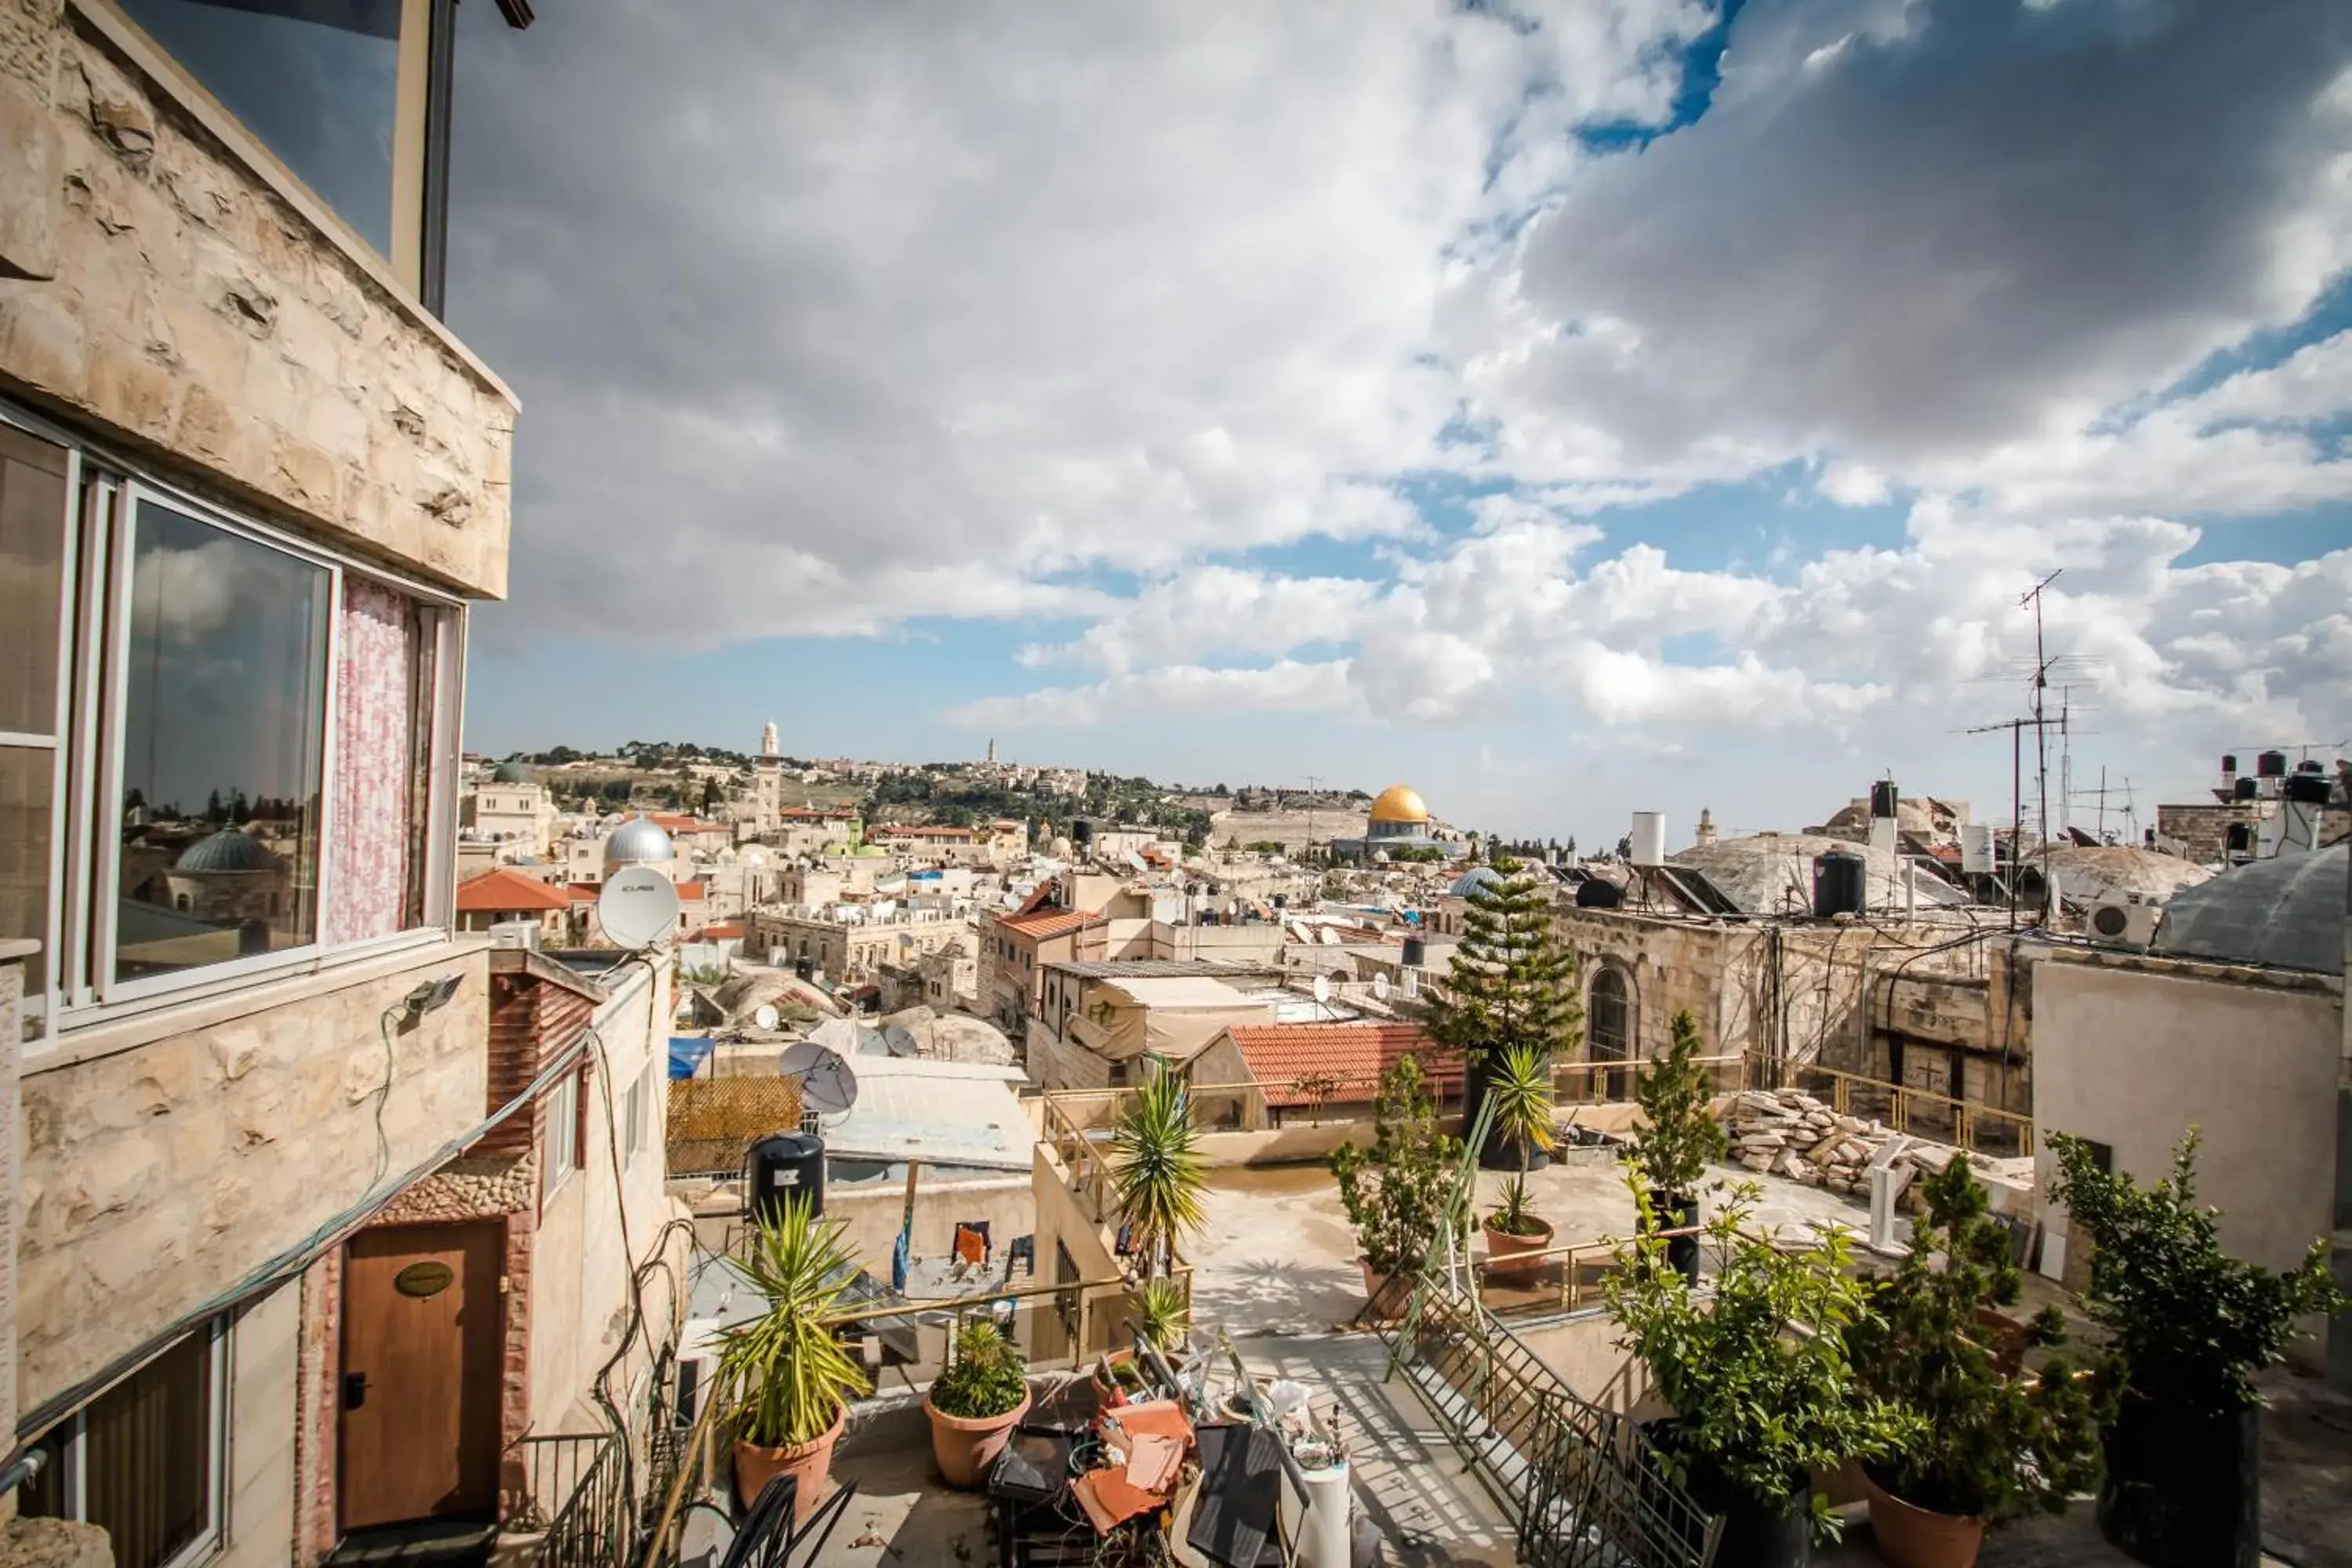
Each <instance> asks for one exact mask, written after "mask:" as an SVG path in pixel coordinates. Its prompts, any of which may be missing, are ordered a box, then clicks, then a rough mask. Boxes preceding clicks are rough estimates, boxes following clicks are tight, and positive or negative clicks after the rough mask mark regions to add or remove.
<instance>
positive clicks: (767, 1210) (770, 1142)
mask: <svg viewBox="0 0 2352 1568" xmlns="http://www.w3.org/2000/svg"><path fill="white" fill-rule="evenodd" d="M743 1180H744V1185H745V1186H746V1187H748V1188H749V1189H750V1200H751V1201H750V1207H751V1213H752V1215H754V1216H758V1217H767V1216H771V1215H781V1214H782V1212H783V1206H784V1200H785V1199H786V1198H804V1199H806V1200H807V1202H808V1205H809V1212H810V1213H811V1214H817V1215H821V1214H823V1213H824V1139H822V1138H819V1137H817V1136H816V1135H815V1134H814V1133H810V1132H771V1133H769V1134H768V1135H767V1136H766V1137H765V1138H762V1139H761V1140H760V1141H759V1142H757V1143H754V1144H752V1145H751V1155H750V1157H749V1158H748V1159H747V1160H746V1161H745V1163H744V1173H743Z"/></svg>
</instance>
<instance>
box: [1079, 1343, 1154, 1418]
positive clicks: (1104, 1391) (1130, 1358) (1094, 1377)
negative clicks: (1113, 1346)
mask: <svg viewBox="0 0 2352 1568" xmlns="http://www.w3.org/2000/svg"><path fill="white" fill-rule="evenodd" d="M1108 1362H1109V1364H1110V1380H1109V1381H1108V1382H1105V1381H1104V1380H1103V1374H1102V1363H1100V1362H1097V1363H1096V1364H1095V1367H1094V1370H1093V1371H1091V1372H1089V1373H1087V1378H1088V1380H1089V1381H1091V1382H1092V1383H1093V1384H1094V1385H1095V1403H1096V1404H1097V1405H1100V1406H1101V1407H1102V1408H1103V1409H1105V1410H1115V1409H1117V1408H1118V1406H1120V1405H1126V1404H1129V1403H1130V1402H1132V1401H1133V1400H1134V1398H1135V1397H1136V1395H1137V1394H1139V1393H1141V1392H1142V1388H1143V1382H1142V1376H1143V1373H1142V1369H1141V1368H1140V1367H1139V1366H1138V1365H1137V1364H1136V1361H1135V1352H1133V1351H1113V1352H1110V1355H1109V1356H1108ZM1121 1373H1126V1374H1128V1375H1129V1377H1132V1378H1133V1379H1134V1380H1135V1381H1133V1382H1131V1383H1129V1382H1122V1381H1121V1380H1120V1374H1121Z"/></svg>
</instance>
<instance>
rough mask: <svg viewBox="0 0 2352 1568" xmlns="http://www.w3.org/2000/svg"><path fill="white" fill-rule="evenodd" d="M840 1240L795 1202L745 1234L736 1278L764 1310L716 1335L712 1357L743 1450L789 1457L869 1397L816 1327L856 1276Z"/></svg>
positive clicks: (851, 1364)
mask: <svg viewBox="0 0 2352 1568" xmlns="http://www.w3.org/2000/svg"><path fill="white" fill-rule="evenodd" d="M841 1233H842V1226H841V1222H840V1221H839V1220H819V1219H818V1218H816V1217H815V1214H814V1208H813V1206H812V1205H811V1204H810V1203H809V1202H808V1201H807V1200H805V1199H802V1198H787V1199H785V1200H784V1205H783V1207H782V1211H781V1212H780V1213H777V1214H775V1215H762V1216H761V1217H760V1218H759V1219H758V1220H757V1221H756V1222H755V1224H754V1226H753V1227H752V1230H751V1241H750V1245H749V1246H748V1247H746V1248H745V1251H744V1254H743V1257H742V1259H741V1262H742V1267H743V1273H744V1276H745V1278H746V1279H749V1280H750V1281H751V1286H752V1288H753V1289H756V1290H758V1291H759V1292H760V1294H761V1295H762V1296H765V1297H766V1298H767V1299H768V1310H766V1311H765V1312H763V1313H761V1315H760V1316H759V1317H757V1318H754V1319H752V1320H751V1321H749V1322H746V1323H739V1324H737V1325H735V1326H734V1327H733V1328H730V1329H728V1330H726V1331H724V1332H723V1334H722V1336H721V1340H720V1344H719V1387H720V1389H721V1390H722V1397H724V1398H726V1399H728V1400H730V1402H731V1403H733V1405H735V1406H736V1409H737V1412H738V1415H737V1420H738V1423H739V1425H738V1428H737V1436H738V1437H739V1438H740V1440H741V1441H743V1442H746V1443H751V1444H756V1445H757V1446H759V1447H763V1448H790V1447H798V1446H800V1445H801V1444H803V1443H806V1442H808V1441H809V1440H810V1439H811V1438H813V1437H817V1436H822V1435H823V1434H824V1432H826V1431H827V1430H829V1429H830V1428H831V1427H832V1426H833V1423H834V1419H835V1417H836V1416H838V1415H840V1414H841V1410H842V1406H843V1405H846V1404H847V1403H848V1402H849V1401H850V1400H852V1399H855V1398H856V1397H857V1396H858V1395H860V1394H865V1393H866V1392H867V1391H868V1390H869V1389H871V1388H872V1387H873V1384H871V1383H869V1382H868V1381H867V1380H866V1371H865V1369H864V1368H863V1367H861V1366H859V1365H858V1364H857V1361H856V1357H854V1356H852V1355H851V1354H850V1353H849V1351H848V1350H847V1348H846V1347H845V1346H844V1345H843V1344H842V1342H841V1340H840V1337H839V1336H838V1335H836V1334H835V1332H834V1331H833V1330H832V1329H831V1328H829V1327H827V1326H826V1324H825V1321H824V1320H825V1318H826V1316H827V1315H828V1314H830V1313H831V1312H832V1311H834V1310H835V1308H836V1307H837V1305H838V1304H839V1302H840V1300H841V1298H842V1295H843V1293H844V1292H845V1291H846V1290H847V1289H849V1285H850V1281H851V1280H852V1279H853V1278H855V1276H856V1272H857V1270H856V1265H855V1262H854V1260H853V1259H852V1257H851V1254H850V1251H849V1248H848V1247H846V1246H845V1245H844V1243H843V1241H842V1239H841Z"/></svg>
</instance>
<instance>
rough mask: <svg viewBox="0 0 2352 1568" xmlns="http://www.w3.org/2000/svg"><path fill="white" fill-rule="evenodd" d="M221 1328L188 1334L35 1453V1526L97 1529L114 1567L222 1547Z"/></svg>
mask: <svg viewBox="0 0 2352 1568" xmlns="http://www.w3.org/2000/svg"><path fill="white" fill-rule="evenodd" d="M225 1349H226V1320H225V1319H224V1320H221V1321H217V1322H215V1324H214V1325H213V1326H212V1327H211V1328H210V1329H207V1330H204V1331H198V1332H196V1333H193V1334H190V1335H189V1336H188V1337H187V1338H185V1339H183V1340H180V1341H178V1342H175V1343H173V1345H172V1347H171V1348H170V1349H169V1350H166V1351H165V1352H163V1354H161V1355H159V1356H157V1357H156V1358H155V1359H154V1360H152V1361H151V1362H149V1363H146V1364H145V1365H144V1366H142V1367H141V1368H140V1369H139V1370H138V1371H136V1372H134V1373H131V1375H130V1376H128V1377H126V1378H124V1379H123V1380H122V1381H121V1382H120V1383H118V1384H115V1385H114V1386H113V1387H112V1388H110V1389H108V1390H107V1391H106V1392H105V1393H104V1394H100V1395H99V1396H98V1398H96V1399H95V1400H93V1401H91V1402H90V1404H89V1405H88V1406H86V1407H85V1408H84V1409H83V1410H82V1411H81V1412H80V1413H79V1415H71V1416H68V1418H67V1419H65V1420H64V1421H62V1422H60V1423H58V1425H57V1426H53V1427H51V1428H49V1430H48V1431H47V1433H45V1434H44V1435H43V1436H41V1438H40V1439H39V1440H38V1441H37V1443H35V1444H34V1445H33V1447H35V1449H36V1450H37V1451H39V1452H41V1453H42V1454H43V1455H44V1456H45V1457H46V1459H47V1463H45V1464H44V1465H43V1466H42V1467H41V1471H40V1474H38V1475H37V1476H36V1477H34V1478H33V1479H32V1480H30V1481H28V1482H27V1483H26V1485H25V1487H24V1488H23V1489H22V1490H21V1491H20V1492H19V1493H18V1495H17V1506H18V1510H19V1511H21V1512H22V1513H24V1514H26V1515H28V1516H30V1517H32V1518H35V1519H70V1520H78V1521H83V1522H85V1523H89V1524H95V1525H98V1526H99V1527H100V1528H101V1529H103V1530H104V1531H106V1533H107V1536H108V1540H109V1542H110V1545H111V1546H112V1547H113V1549H114V1562H115V1563H116V1568H175V1565H178V1564H183V1563H194V1562H197V1561H199V1560H201V1559H202V1558H204V1557H205V1556H207V1555H209V1554H210V1553H211V1552H213V1551H215V1549H216V1548H217V1547H218V1545H219V1543H220V1533H221V1474H222V1466H221V1461H222V1458H223V1452H224V1450H225V1448H226V1436H227V1434H226V1430H225V1428H224V1419H225V1415H226V1407H227V1400H226V1397H225V1389H224V1383H225V1375H226V1363H227V1357H226V1355H225V1354H224V1353H223V1352H224V1350H225Z"/></svg>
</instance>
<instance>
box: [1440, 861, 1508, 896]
mask: <svg viewBox="0 0 2352 1568" xmlns="http://www.w3.org/2000/svg"><path fill="white" fill-rule="evenodd" d="M1502 885H1503V875H1502V873H1501V872H1499V871H1497V870H1496V869H1495V868H1493V867H1492V866H1473V867H1471V868H1470V869H1468V870H1467V871H1465V872H1463V873H1462V875H1460V876H1459V877H1456V878H1455V879H1454V886H1452V887H1450V888H1448V889H1445V894H1446V897H1448V898H1453V899H1466V898H1468V897H1469V896H1470V895H1471V894H1473V893H1475V892H1476V891H1477V890H1478V889H1481V888H1499V887H1501V886H1502Z"/></svg>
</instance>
